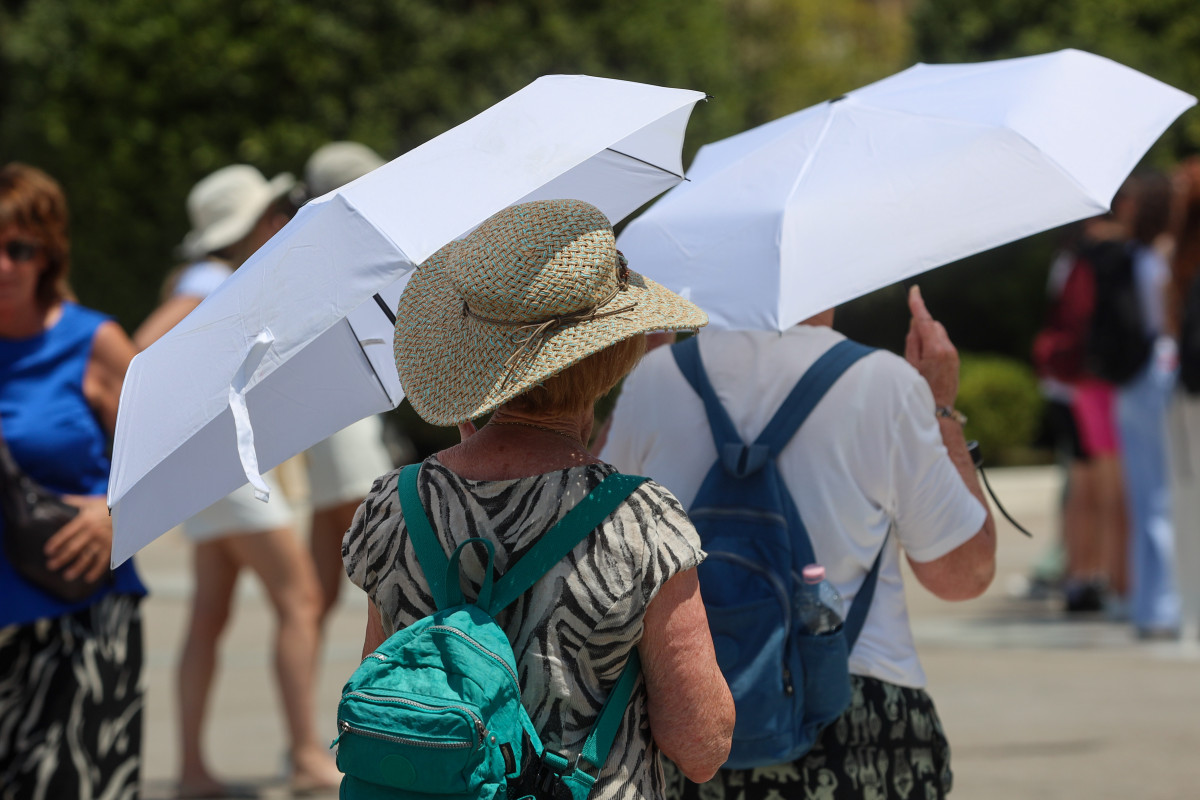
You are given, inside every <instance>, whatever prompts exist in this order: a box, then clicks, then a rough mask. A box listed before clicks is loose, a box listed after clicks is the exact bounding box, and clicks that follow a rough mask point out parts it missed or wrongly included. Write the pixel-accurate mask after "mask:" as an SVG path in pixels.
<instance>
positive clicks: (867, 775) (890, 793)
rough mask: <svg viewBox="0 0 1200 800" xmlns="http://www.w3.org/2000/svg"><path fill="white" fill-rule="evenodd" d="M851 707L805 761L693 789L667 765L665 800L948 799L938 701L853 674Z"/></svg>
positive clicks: (743, 772)
mask: <svg viewBox="0 0 1200 800" xmlns="http://www.w3.org/2000/svg"><path fill="white" fill-rule="evenodd" d="M850 683H851V687H852V689H853V694H852V699H851V701H850V707H849V708H847V709H846V711H845V713H843V714H842V716H840V717H839V718H838V719H837V721H836V722H834V723H833V724H832V725H830V726H829V727H828V728H826V729H825V730H824V731H822V732H821V735H820V737H819V738H818V739H817V743H816V745H814V746H813V749H812V750H810V751H809V752H808V753H807V754H805V756H804V757H803V758H800V759H798V760H796V761H793V762H791V763H788V764H777V765H775V766H771V767H758V768H756V769H723V770H720V771H719V772H718V773H717V775H716V777H714V778H713V779H712V780H710V781H708V782H707V783H703V784H699V785H697V784H695V783H692V782H691V781H689V780H687V779H686V778H684V777H683V775H682V773H680V772H679V770H678V768H676V767H675V765H673V764H671V763H670V762H669V761H667V760H666V759H663V764H664V767H665V768H666V773H667V798H668V800H784V798H787V799H788V800H791V798H796V799H797V800H800V799H801V798H803V799H804V800H862V799H863V798H870V799H871V800H941V798H944V797H945V796H946V795H947V794H949V792H950V787H951V784H952V782H953V775H952V773H951V772H950V744H949V743H948V742H947V741H946V736H945V734H944V733H943V732H942V723H941V720H939V719H938V715H937V711H936V710H935V709H934V707H933V700H932V699H931V698H930V697H929V695H928V694H927V693H926V692H925V691H924V690H922V689H909V688H906V687H903V686H896V685H895V684H891V683H885V682H883V681H880V680H876V679H875V678H865V677H862V676H859V675H851V676H850Z"/></svg>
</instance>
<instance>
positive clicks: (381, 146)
mask: <svg viewBox="0 0 1200 800" xmlns="http://www.w3.org/2000/svg"><path fill="white" fill-rule="evenodd" d="M4 9H5V10H4V11H2V12H0V13H2V14H3V16H0V98H2V99H3V102H4V106H3V109H2V110H0V152H2V153H3V154H4V158H5V160H9V159H21V160H25V161H28V162H30V163H34V164H37V165H39V166H42V167H43V168H45V169H47V170H48V171H49V172H51V173H52V174H54V175H55V176H56V177H58V178H59V179H60V180H61V181H62V182H63V184H64V186H65V187H66V189H67V191H68V195H69V199H70V201H71V204H72V209H73V213H74V218H75V219H74V223H75V224H74V245H75V248H74V249H75V256H76V257H75V269H74V273H73V278H74V283H75V286H76V289H77V291H78V292H79V294H80V296H81V297H83V298H84V299H85V300H86V301H88V302H91V303H93V304H94V305H97V306H99V307H102V308H105V309H106V310H109V311H112V312H115V313H116V314H117V316H118V317H119V318H120V319H121V321H122V322H123V323H124V324H125V325H126V326H127V327H132V326H134V325H136V324H137V323H138V322H139V321H140V319H141V318H142V317H143V316H144V315H145V314H146V313H147V312H148V311H149V309H150V308H151V307H152V306H153V305H154V303H155V302H156V300H157V287H158V285H159V283H160V282H161V279H162V276H163V274H164V273H165V271H166V270H167V268H168V267H170V266H171V262H170V258H171V253H172V249H173V247H174V245H176V244H177V243H178V242H179V241H180V239H181V237H182V235H183V233H184V232H185V231H186V230H187V222H186V218H185V214H184V203H183V200H184V198H185V196H186V194H187V192H188V190H189V189H190V187H191V186H192V185H193V184H194V183H195V182H196V181H197V180H198V179H199V178H201V177H203V176H204V175H205V174H207V173H209V172H211V171H212V170H214V169H217V168H219V167H221V166H224V165H226V164H229V163H232V162H235V161H242V162H248V163H252V164H254V165H256V166H258V167H260V168H262V169H263V170H264V171H265V172H267V173H268V174H271V173H274V172H278V171H283V170H290V171H293V172H297V171H299V170H300V169H301V168H302V166H303V163H304V160H305V159H306V158H307V156H308V154H309V153H311V152H312V150H313V149H315V148H316V147H317V146H319V145H321V144H323V143H324V142H326V141H329V140H331V139H339V138H350V139H356V140H359V141H362V142H364V143H366V144H368V145H371V146H372V147H374V148H376V149H377V150H379V151H380V152H381V153H382V154H384V155H386V156H395V155H399V154H400V153H402V152H404V151H406V150H408V149H409V148H411V147H413V146H414V145H416V144H419V143H421V142H423V141H425V140H427V139H429V138H431V137H433V136H435V135H437V134H439V133H441V132H442V131H444V130H446V129H448V128H449V127H451V126H453V125H455V124H457V123H459V122H461V121H463V120H464V119H466V118H468V117H470V116H471V115H473V114H475V113H477V112H479V111H481V110H482V109H484V108H485V107H487V106H489V105H491V104H492V103H494V102H496V101H497V100H499V99H500V98H502V97H504V96H506V95H507V94H510V93H511V92H513V91H515V90H517V89H519V88H520V87H521V86H523V85H525V84H526V83H528V82H529V81H531V80H533V79H534V78H536V77H538V76H539V75H542V74H547V73H556V72H565V73H588V74H595V75H604V76H609V77H618V78H627V79H632V80H641V81H647V82H654V83H659V84H663V85H673V86H683V87H694V88H699V89H702V90H706V91H709V92H711V93H713V94H715V95H720V96H722V97H724V98H725V99H724V100H723V101H722V102H721V103H719V104H717V103H713V104H709V105H708V106H705V107H703V108H702V109H701V111H700V113H697V114H696V115H695V116H696V119H695V128H694V133H695V134H696V135H698V136H700V137H708V136H713V135H714V133H713V132H714V131H719V132H720V134H722V135H723V134H724V133H725V132H727V131H730V130H732V129H736V127H737V124H738V122H739V121H740V119H741V116H742V103H741V99H740V98H741V96H742V95H741V93H740V92H739V91H736V90H735V84H734V83H733V81H732V77H733V76H734V75H735V70H734V69H733V66H732V59H733V52H732V48H731V46H730V45H729V43H728V41H727V38H726V37H725V34H724V24H725V9H724V7H723V5H722V4H721V3H720V2H717V0H709V1H708V2H705V1H704V0H699V1H696V0H660V1H659V2H656V3H654V4H652V5H650V4H642V3H639V2H634V1H633V0H610V2H606V3H603V4H596V3H584V2H551V1H550V0H538V1H536V2H521V3H497V2H419V1H418V0H390V1H389V2H379V3H335V2H330V1H329V0H305V1H304V2H298V1H295V0H175V2H172V3H168V4H162V3H155V2H150V0H111V2H106V3H78V2H70V0H37V1H36V2H28V3H15V4H14V3H9V4H7V5H6V6H4ZM701 141H703V138H702V139H701Z"/></svg>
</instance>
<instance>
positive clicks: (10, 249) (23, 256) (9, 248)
mask: <svg viewBox="0 0 1200 800" xmlns="http://www.w3.org/2000/svg"><path fill="white" fill-rule="evenodd" d="M41 247H42V246H41V245H40V244H38V243H37V242H27V241H24V240H22V239H13V240H11V241H8V242H5V243H4V246H3V247H0V252H3V253H4V254H5V255H6V256H8V260H9V261H12V262H13V263H14V264H23V263H25V262H26V261H32V260H33V258H34V256H36V255H37V253H38V250H40V249H41Z"/></svg>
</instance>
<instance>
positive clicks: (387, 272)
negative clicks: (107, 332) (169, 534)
mask: <svg viewBox="0 0 1200 800" xmlns="http://www.w3.org/2000/svg"><path fill="white" fill-rule="evenodd" d="M703 98H704V95H703V94H702V93H700V92H694V91H685V90H680V89H668V88H662V87H658V86H648V85H645V84H638V83H630V82H627V81H617V80H608V79H603V78H592V77H587V76H549V77H544V78H540V79H538V80H537V81H534V82H533V83H532V84H530V85H529V86H527V87H526V88H524V89H522V90H521V91H519V92H517V93H516V94H514V95H512V96H511V97H508V98H507V99H505V100H503V101H501V102H500V103H498V104H496V105H495V106H493V107H491V108H489V109H488V110H486V111H484V112H483V113H481V114H479V115H478V116H476V117H474V118H472V119H470V120H468V121H467V122H464V123H463V124H462V125H459V126H458V127H456V128H454V129H452V130H450V131H448V132H446V133H444V134H442V135H441V136H438V137H437V138H435V139H433V140H431V141H429V142H427V143H425V144H423V145H421V146H420V147H418V148H416V149H414V150H412V151H410V152H408V153H406V154H405V155H403V156H401V157H400V158H397V159H396V160H395V161H392V162H391V163H389V164H386V165H384V166H383V167H380V168H379V169H377V170H375V171H373V172H371V173H368V174H367V175H364V176H363V177H362V178H359V179H358V180H356V181H354V182H353V183H350V184H348V185H346V186H344V187H342V188H341V189H338V190H335V191H333V192H331V193H329V194H327V195H324V196H322V197H319V198H317V199H316V200H314V201H312V202H311V203H309V204H307V205H305V206H304V207H303V208H302V209H301V210H300V212H299V213H298V214H297V215H296V217H295V218H294V219H293V220H292V221H291V222H290V223H289V224H288V225H287V226H286V227H284V229H283V230H281V231H280V232H279V233H278V234H277V235H276V236H275V237H274V238H272V239H271V241H269V242H268V243H267V244H266V245H265V246H264V247H263V248H262V249H261V250H259V251H258V252H257V253H255V254H254V255H253V256H252V257H251V258H250V259H249V260H248V261H247V262H246V263H245V264H243V265H242V267H241V268H240V269H238V270H237V272H236V273H234V275H233V276H232V277H230V278H229V279H228V280H226V281H225V283H223V284H222V285H221V286H220V288H218V289H217V291H215V292H214V293H213V294H212V295H210V296H209V297H208V298H207V299H205V301H204V302H203V303H201V304H200V305H199V307H197V308H196V310H195V311H193V312H192V313H191V314H189V315H188V317H187V318H186V319H184V320H183V321H182V322H181V323H180V324H179V325H177V326H176V327H175V328H174V329H173V330H171V331H170V332H169V333H167V334H166V335H165V336H163V337H162V338H161V339H159V340H158V341H157V342H155V343H154V344H153V345H152V346H150V347H149V348H147V349H146V351H145V352H143V353H141V354H139V355H138V356H137V357H136V358H134V360H133V363H132V364H131V365H130V368H129V372H128V374H127V376H126V378H125V386H124V390H123V391H122V393H121V402H120V410H119V414H118V418H117V431H116V442H115V447H114V453H113V468H112V475H111V478H110V481H109V492H108V504H109V507H110V508H111V509H112V515H113V531H114V533H113V554H112V561H113V564H114V565H116V564H120V563H121V562H123V561H125V560H126V559H127V558H129V557H130V556H131V555H133V553H135V552H136V551H137V550H138V549H140V548H142V547H144V546H145V545H146V544H148V543H150V542H151V541H153V540H154V539H155V538H156V537H158V536H159V535H161V534H162V533H164V532H165V531H167V530H168V529H170V528H171V527H172V526H174V525H176V524H178V523H179V522H181V521H182V520H184V519H186V518H187V517H188V516H190V515H191V514H193V513H195V512H197V511H199V510H201V509H203V508H205V507H207V506H209V505H211V504H212V503H213V502H215V501H217V500H219V499H220V498H222V497H224V496H225V495H226V494H228V493H229V492H231V491H233V490H234V489H236V488H238V487H239V486H241V485H243V484H244V483H246V482H247V481H250V482H251V483H253V484H254V485H255V486H256V488H258V489H259V492H260V494H259V496H260V498H262V499H265V496H266V487H265V484H263V482H262V479H261V476H260V471H261V470H266V469H269V468H271V467H273V466H275V465H277V464H279V463H280V462H282V461H284V460H286V459H287V458H290V457H291V456H293V455H295V454H296V453H298V452H301V451H302V450H304V449H306V448H308V447H310V446H311V445H313V444H315V443H316V442H318V441H320V440H322V439H324V438H325V437H327V436H329V435H331V434H332V433H335V432H336V431H338V430H340V429H341V428H343V427H345V426H347V425H349V424H351V423H353V422H355V421H357V420H359V419H362V418H363V417H365V416H368V415H370V414H374V413H379V412H381V411H387V410H389V409H392V408H394V407H395V406H396V405H397V404H398V403H399V402H400V400H401V399H402V398H403V396H404V395H403V392H402V390H401V388H400V385H399V381H398V380H397V377H396V368H395V365H394V362H393V357H392V336H393V330H392V319H391V312H390V310H389V309H392V308H395V307H396V301H397V300H398V299H399V296H400V292H401V291H402V289H403V286H404V283H405V282H406V281H407V276H408V273H409V272H411V270H412V269H414V267H415V265H417V264H419V263H421V262H422V261H424V260H425V259H426V258H428V257H429V256H430V255H432V254H433V253H434V251H436V250H437V249H438V248H440V247H442V246H443V245H445V244H446V243H447V242H450V241H452V240H453V239H456V238H458V237H460V236H463V235H465V234H467V233H469V232H470V231H471V230H473V229H474V228H475V227H476V226H477V225H479V224H480V223H481V222H483V221H484V220H485V219H487V218H488V217H489V216H491V215H492V214H494V213H496V212H497V211H500V210H501V209H503V208H505V207H507V206H509V205H512V204H514V203H520V202H525V201H530V200H539V199H553V198H574V199H579V200H585V201H587V202H589V203H591V204H593V205H595V206H597V207H598V208H599V209H600V210H601V211H603V212H604V213H605V214H606V215H607V216H608V217H609V219H610V220H611V221H612V222H616V221H618V220H620V219H622V218H623V217H625V216H626V215H627V214H629V213H630V212H631V211H633V210H634V209H636V208H638V207H639V206H641V205H643V204H644V203H646V202H647V201H649V200H651V199H652V198H654V197H655V196H656V195H658V194H659V193H661V192H663V191H665V190H667V189H669V188H670V187H671V186H673V185H675V184H676V183H678V182H679V181H680V180H682V173H683V166H682V160H681V149H682V143H683V134H684V129H685V127H686V125H687V120H688V117H689V116H690V114H691V111H692V107H693V106H694V105H695V103H696V102H697V101H699V100H701V99H703Z"/></svg>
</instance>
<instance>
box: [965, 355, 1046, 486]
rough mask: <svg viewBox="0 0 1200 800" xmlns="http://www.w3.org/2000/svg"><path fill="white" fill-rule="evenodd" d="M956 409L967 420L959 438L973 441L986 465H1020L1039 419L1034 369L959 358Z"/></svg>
mask: <svg viewBox="0 0 1200 800" xmlns="http://www.w3.org/2000/svg"><path fill="white" fill-rule="evenodd" d="M956 405H957V406H958V408H959V409H960V410H961V411H962V412H963V413H964V414H966V415H967V425H966V428H965V429H964V433H966V435H967V438H968V439H976V440H978V442H979V446H980V448H981V450H982V452H983V456H984V458H985V459H986V460H987V463H989V464H1009V463H1013V462H1015V461H1020V460H1021V459H1022V458H1023V457H1024V456H1025V455H1026V450H1027V448H1028V447H1029V446H1030V445H1031V444H1032V443H1033V439H1034V436H1035V435H1036V434H1037V432H1038V428H1039V426H1040V424H1041V420H1042V397H1041V394H1040V393H1039V392H1038V385H1037V378H1036V377H1034V374H1033V370H1032V369H1030V368H1029V366H1028V365H1027V364H1024V363H1022V362H1020V361H1017V360H1014V359H1010V358H1002V357H998V356H979V355H964V356H963V357H962V370H961V372H960V375H959V388H958V400H957V401H956Z"/></svg>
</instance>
